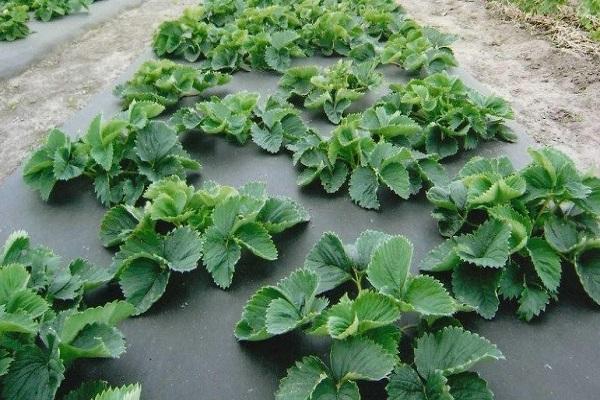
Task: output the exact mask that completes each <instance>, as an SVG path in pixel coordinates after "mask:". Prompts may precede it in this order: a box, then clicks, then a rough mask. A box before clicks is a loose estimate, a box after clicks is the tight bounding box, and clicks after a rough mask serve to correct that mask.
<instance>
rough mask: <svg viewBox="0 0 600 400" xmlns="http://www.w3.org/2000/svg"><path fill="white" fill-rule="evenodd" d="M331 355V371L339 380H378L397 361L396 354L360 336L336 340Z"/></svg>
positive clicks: (383, 376) (388, 371) (385, 374)
mask: <svg viewBox="0 0 600 400" xmlns="http://www.w3.org/2000/svg"><path fill="white" fill-rule="evenodd" d="M330 357H331V371H332V373H333V376H334V377H335V379H336V380H337V381H338V382H344V381H346V380H370V381H378V380H380V379H383V378H385V377H386V376H387V375H388V374H389V373H390V372H391V371H392V369H393V368H394V364H395V363H396V361H395V358H394V356H393V355H391V354H389V353H388V352H387V351H385V350H384V349H383V347H381V346H380V345H378V344H376V343H375V342H373V341H372V340H370V339H366V338H362V337H360V336H353V337H350V338H348V339H346V340H336V341H334V342H333V345H332V347H331V355H330Z"/></svg>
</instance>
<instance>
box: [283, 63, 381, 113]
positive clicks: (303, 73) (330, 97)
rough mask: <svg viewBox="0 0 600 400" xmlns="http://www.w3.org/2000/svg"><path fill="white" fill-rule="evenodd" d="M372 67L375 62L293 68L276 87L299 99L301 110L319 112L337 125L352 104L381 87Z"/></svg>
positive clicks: (378, 77) (378, 76) (377, 74)
mask: <svg viewBox="0 0 600 400" xmlns="http://www.w3.org/2000/svg"><path fill="white" fill-rule="evenodd" d="M376 67H377V62H369V61H365V62H362V63H358V62H353V61H349V60H340V61H338V62H337V63H336V64H334V65H332V66H330V67H327V68H323V69H318V68H317V67H314V66H308V67H295V68H290V69H288V70H287V71H286V73H285V74H284V75H283V77H282V78H281V81H280V83H279V86H280V88H281V91H282V92H283V93H288V94H289V96H291V95H298V96H300V97H303V98H304V106H305V107H307V108H310V109H323V111H324V112H325V115H326V116H327V118H328V119H329V121H331V122H332V123H334V124H339V123H340V121H341V119H342V115H343V113H344V111H345V110H346V109H347V108H348V107H350V105H351V104H352V102H353V101H355V100H357V99H359V98H360V97H362V96H363V95H364V94H365V92H366V91H367V90H369V89H372V88H374V87H377V86H379V85H380V84H381V81H382V75H381V74H380V73H379V72H375V68H376Z"/></svg>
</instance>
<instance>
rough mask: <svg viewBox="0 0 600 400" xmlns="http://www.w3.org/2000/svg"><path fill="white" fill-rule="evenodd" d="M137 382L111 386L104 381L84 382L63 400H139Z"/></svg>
mask: <svg viewBox="0 0 600 400" xmlns="http://www.w3.org/2000/svg"><path fill="white" fill-rule="evenodd" d="M141 394H142V387H141V386H140V385H139V384H136V385H129V386H121V387H115V388H112V387H110V386H109V385H108V383H106V382H104V381H94V382H89V383H84V384H83V385H81V386H80V387H79V388H77V389H75V390H72V391H71V392H69V393H68V394H67V395H65V397H63V400H140V396H141Z"/></svg>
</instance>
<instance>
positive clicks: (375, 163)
mask: <svg viewBox="0 0 600 400" xmlns="http://www.w3.org/2000/svg"><path fill="white" fill-rule="evenodd" d="M360 124H361V119H360V118H359V115H351V116H349V117H347V118H345V119H344V120H343V122H342V124H341V125H340V126H339V127H338V128H336V129H335V130H334V131H333V132H332V135H331V137H330V138H329V139H327V140H324V139H322V138H321V137H320V136H319V135H318V134H316V133H314V132H312V133H310V134H308V135H306V136H305V137H304V138H302V139H301V140H299V141H298V142H296V143H295V144H294V145H291V146H289V149H290V150H291V151H292V152H293V159H294V163H295V164H299V165H301V166H302V167H303V170H302V172H301V173H300V176H299V177H298V184H299V185H301V186H304V185H308V184H310V183H312V182H313V181H315V180H317V179H318V180H320V182H321V185H322V186H323V188H324V189H325V191H327V192H328V193H335V192H337V191H338V190H339V189H340V188H341V187H342V186H343V184H344V183H345V182H346V181H347V179H348V178H349V194H350V197H351V198H352V200H353V201H354V202H356V203H357V204H358V205H359V206H361V207H363V208H368V209H378V208H379V206H380V204H379V200H378V190H379V187H380V186H381V185H383V186H385V187H387V189H388V190H391V191H392V192H393V193H394V194H396V195H398V196H400V197H402V198H404V199H407V198H408V197H409V196H410V195H412V194H415V193H417V192H419V190H420V189H421V187H422V185H423V182H433V181H437V180H438V179H440V182H442V181H443V180H444V179H445V178H444V174H445V173H444V171H443V169H442V167H441V166H440V165H439V164H438V163H437V161H436V158H435V156H433V157H432V156H425V155H422V154H419V153H417V152H413V151H411V150H410V149H409V148H406V147H401V146H397V145H394V144H392V143H387V142H384V141H379V142H376V141H375V140H374V138H373V137H371V135H369V133H368V131H366V130H364V129H362V128H361V125H360Z"/></svg>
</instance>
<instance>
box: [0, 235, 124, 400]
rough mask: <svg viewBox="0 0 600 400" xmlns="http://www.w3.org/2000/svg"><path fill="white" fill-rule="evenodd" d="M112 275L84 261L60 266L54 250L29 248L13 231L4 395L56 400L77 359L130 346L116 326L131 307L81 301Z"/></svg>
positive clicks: (2, 294)
mask: <svg viewBox="0 0 600 400" xmlns="http://www.w3.org/2000/svg"><path fill="white" fill-rule="evenodd" d="M112 277H113V275H112V273H111V272H109V271H108V270H105V269H102V268H97V267H94V266H92V265H91V264H89V263H88V262H87V261H85V260H83V259H77V260H74V261H72V262H71V263H69V264H67V265H65V264H63V262H62V261H61V259H60V257H58V256H56V255H55V254H54V253H53V252H52V251H51V250H50V249H48V248H45V247H33V246H31V244H30V241H29V237H28V235H27V234H26V233H25V232H15V233H13V234H11V235H10V236H9V238H8V239H7V241H6V243H5V245H4V248H3V250H2V254H1V256H0V360H1V362H0V365H1V366H2V368H1V370H0V388H1V391H2V397H3V398H6V399H14V400H51V399H53V398H54V396H55V394H56V391H57V390H58V388H59V386H60V384H61V382H62V380H63V379H64V373H65V370H66V369H67V368H68V367H69V365H70V364H71V363H72V362H73V361H74V360H77V359H81V358H117V357H119V356H120V355H121V354H122V353H123V352H124V351H125V343H124V339H123V335H122V334H121V332H120V331H119V330H118V329H117V328H116V325H117V324H118V323H119V322H120V321H122V320H123V319H125V318H127V317H128V316H129V315H131V314H132V313H133V311H134V308H133V306H132V305H131V304H129V303H126V302H124V301H113V302H111V303H106V304H104V305H103V306H99V307H95V308H86V307H85V303H84V297H83V295H84V294H85V292H86V291H88V290H90V289H93V288H96V287H98V286H99V285H101V284H103V283H106V282H108V281H110V280H111V279H112ZM75 398H83V397H81V396H80V397H75ZM88 398H89V399H92V398H96V397H91V396H90V397H88ZM102 398H107V399H108V398H109V397H102ZM116 398H117V399H119V398H122V399H126V398H128V397H116ZM129 398H131V399H135V397H129ZM98 399H100V397H98Z"/></svg>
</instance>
